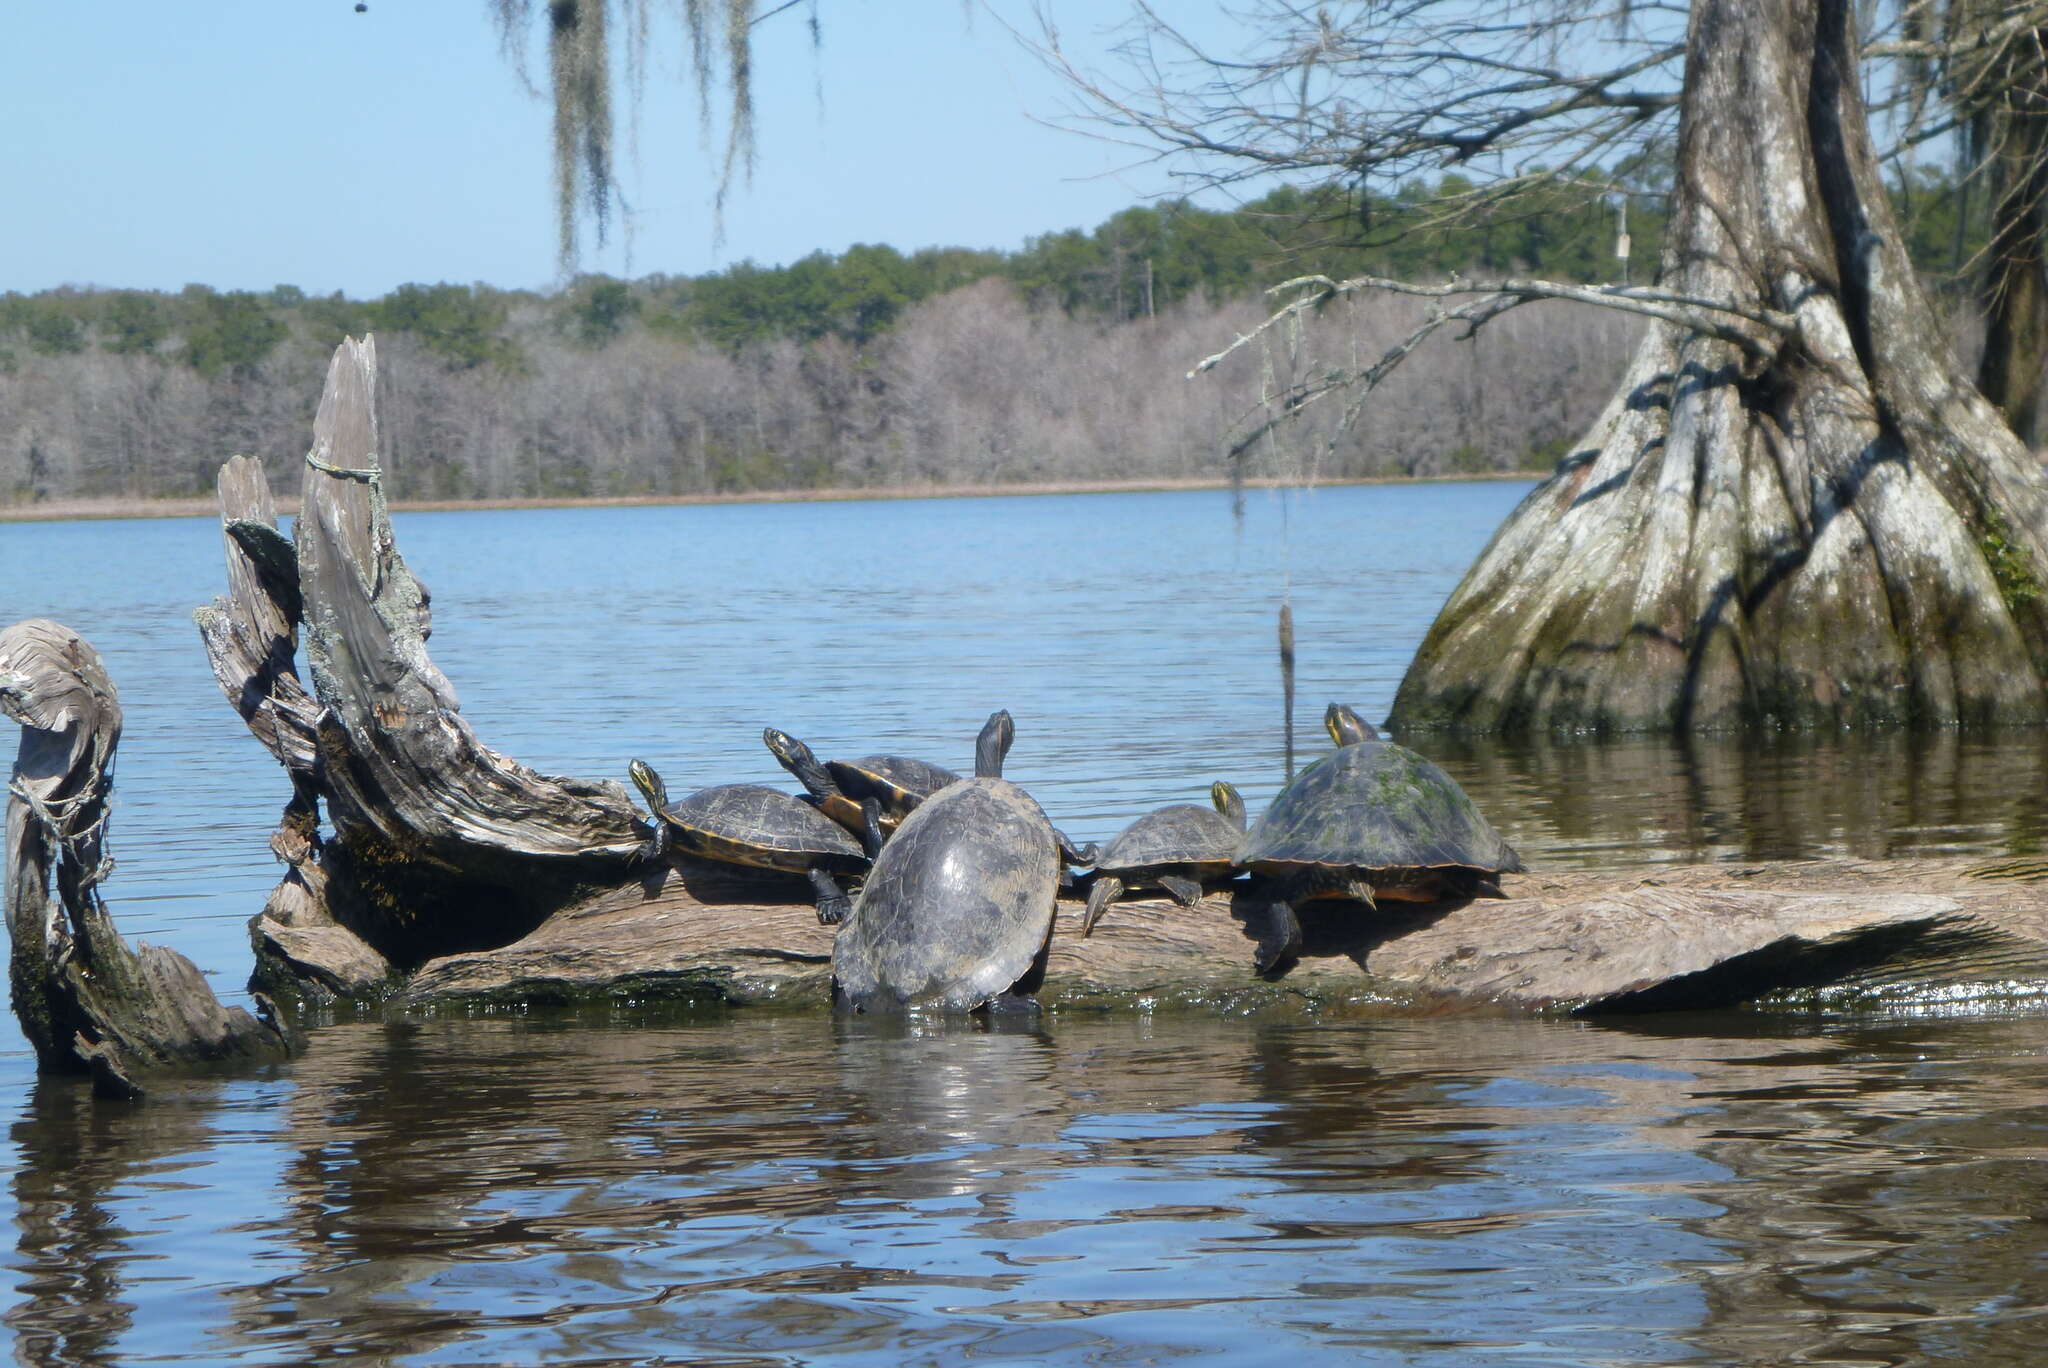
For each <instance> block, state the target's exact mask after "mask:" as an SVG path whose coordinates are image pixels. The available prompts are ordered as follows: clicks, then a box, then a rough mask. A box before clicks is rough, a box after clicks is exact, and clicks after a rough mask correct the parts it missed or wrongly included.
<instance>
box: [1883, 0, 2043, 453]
mask: <svg viewBox="0 0 2048 1368" xmlns="http://www.w3.org/2000/svg"><path fill="white" fill-rule="evenodd" d="M1888 17H1889V18H1890V19H1891V20H1892V21H1893V22H1891V23H1889V24H1887V25H1885V31H1884V32H1882V33H1879V34H1876V35H1873V36H1874V39H1875V41H1873V42H1872V43H1871V44H1870V47H1869V49H1868V52H1869V53H1870V54H1871V55H1872V56H1874V57H1876V58H1878V59H1880V60H1888V62H1889V73H1888V74H1889V76H1890V79H1889V80H1888V81H1885V82H1883V83H1881V85H1882V90H1883V94H1882V96H1881V97H1880V98H1879V99H1878V101H1877V106H1878V109H1879V110H1880V112H1881V116H1882V118H1883V119H1884V121H1885V122H1886V123H1887V124H1889V125H1891V126H1892V127H1893V128H1894V129H1895V131H1896V134H1897V136H1896V139H1895V147H1894V155H1895V156H1898V157H1899V158H1900V159H1901V162H1902V163H1905V162H1907V161H1909V160H1910V158H1912V157H1913V156H1914V155H1915V154H1916V153H1917V152H1918V151H1919V150H1920V149H1921V148H1923V147H1926V146H1928V145H1930V144H1933V145H1935V146H1941V145H1943V144H1946V145H1947V146H1948V147H1950V148H1951V149H1952V150H1953V154H1954V155H1953V160H1954V163H1955V165H1956V170H1957V174H1956V175H1955V177H1954V178H1953V179H1954V183H1955V191H1956V193H1957V195H1958V196H1959V198H1960V201H1961V203H1960V204H1959V205H1958V206H1957V212H1956V222H1957V226H1958V228H1959V229H1962V228H1964V227H1966V226H1967V224H1968V222H1969V220H1970V219H1971V217H1972V216H1971V215H1970V214H1969V213H1968V212H1967V211H1968V209H1969V208H1970V206H1971V204H1972V202H1973V201H1974V200H1977V199H1978V198H1979V197H1981V200H1982V202H1983V204H1984V205H1985V209H1986V213H1985V227H1986V235H1985V244H1984V247H1983V249H1982V250H1981V252H1979V253H1978V254H1977V255H1976V258H1975V259H1974V260H1973V261H1972V262H1971V263H1969V266H1970V270H1971V272H1972V273H1973V274H1974V276H1975V279H1976V284H1977V295H1978V301H1979V303H1980V305H1981V307H1982V309H1983V312H1984V351H1983V355H1982V357H1981V359H1980V360H1979V362H1978V366H1977V385H1978V388H1980V389H1981V390H1983V392H1984V396H1985V398H1987V399H1989V400H1991V402H1992V403H1994V404H1996V405H1997V406H1998V408H1999V410H2000V411H2001V412H2002V413H2004V414H2005V416H2006V419H2007V421H2008V422H2010V423H2011V424H2012V427H2013V430H2014V431H2015V432H2016V433H2018V434H2019V436H2020V437H2021V439H2022V440H2024V441H2026V442H2028V443H2029V444H2034V443H2038V442H2039V441H2040V438H2041V429H2040V412H2039V403H2038V399H2039V394H2040V389H2041V380H2042V372H2043V369H2044V366H2048V259H2044V255H2043V251H2044V247H2048V241H2044V239H2048V4H2042V3H2040V0H2021V3H2013V0H1904V3H1902V4H1900V5H1898V7H1897V11H1896V13H1895V14H1893V15H1890V16H1888Z"/></svg>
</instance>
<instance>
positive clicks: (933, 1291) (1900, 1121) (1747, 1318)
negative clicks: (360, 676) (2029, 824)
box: [8, 1013, 2048, 1364]
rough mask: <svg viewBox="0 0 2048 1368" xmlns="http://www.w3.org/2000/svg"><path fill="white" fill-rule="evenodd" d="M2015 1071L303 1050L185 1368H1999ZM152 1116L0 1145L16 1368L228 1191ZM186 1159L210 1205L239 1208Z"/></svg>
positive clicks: (950, 1042)
mask: <svg viewBox="0 0 2048 1368" xmlns="http://www.w3.org/2000/svg"><path fill="white" fill-rule="evenodd" d="M1688 1031H1690V1032H1691V1033H1688ZM2037 1036H2038V1022H2024V1021H2022V1022H2012V1023H1996V1022H1988V1023H1961V1022H1955V1021H1944V1022H1939V1023H1934V1024H1930V1025H1927V1026H1924V1027H1923V1026H1922V1025H1920V1024H1918V1023H1907V1024H1897V1023H1893V1024H1888V1025H1877V1026H1862V1027H1856V1028H1843V1027H1830V1028H1827V1029H1824V1030H1823V1029H1815V1028H1813V1027H1811V1026H1805V1025H1797V1024H1787V1023H1785V1022H1783V1021H1775V1022H1774V1021H1770V1020H1766V1019H1762V1018H1746V1017H1737V1016H1731V1015H1720V1016H1715V1017H1711V1018H1698V1017H1695V1018H1691V1019H1688V1020H1687V1021H1684V1022H1679V1023H1667V1024H1665V1025H1663V1026H1656V1025H1636V1026H1630V1027H1626V1028H1622V1027H1612V1026H1593V1025H1589V1024H1586V1023H1556V1022H1535V1021H1489V1020H1474V1019H1469V1018H1465V1019H1456V1018H1446V1019H1438V1020H1427V1019H1423V1020H1404V1021H1399V1022H1316V1023H1306V1024H1274V1023H1268V1024H1247V1023H1242V1022H1233V1021H1219V1020H1214V1019H1209V1018H1204V1017H1198V1016H1186V1017H1177V1016H1173V1015H1170V1014H1164V1013H1162V1014H1160V1015H1159V1016H1158V1017H1157V1018H1155V1019H1152V1020H1146V1021H1138V1020H1132V1019H1130V1018H1127V1017H1118V1018H1114V1019H1100V1020H1098V1019H1092V1018H1089V1017H1086V1016H1083V1015H1080V1014H1062V1015H1059V1016H1056V1017H1051V1018H1047V1019H1044V1020H1030V1019H1019V1020H1014V1021H1004V1020H998V1021H995V1022H992V1023H988V1024H985V1025H977V1024H965V1025H962V1024H959V1023H939V1024H933V1023H920V1022H916V1021H912V1022H887V1023H869V1022H838V1023H833V1022H827V1021H825V1020H822V1019H821V1018H819V1017H817V1016H812V1015H788V1016H775V1015H765V1014H764V1015H750V1016H744V1017H737V1018H734V1019H732V1020H730V1021H729V1022H719V1023H703V1024H694V1025H692V1024H685V1025H679V1026H668V1027H664V1026H659V1025H645V1026H642V1027H641V1028H639V1029H591V1028H590V1023H587V1022H575V1021H562V1022H546V1021H502V1020H489V1021H427V1022H422V1023H415V1024H390V1025H387V1024H382V1023H368V1024H361V1025H344V1026H334V1027H330V1028H327V1029H325V1030H323V1031H322V1032H321V1033H320V1034H319V1036H318V1038H317V1040H316V1042H315V1048H314V1049H313V1050H312V1051H311V1052H310V1053H309V1054H308V1055H307V1056H306V1057H305V1058H303V1059H302V1060H300V1061H299V1062H297V1063H295V1064H294V1065H292V1066H291V1068H290V1074H289V1078H290V1083H291V1088H290V1091H289V1093H288V1094H284V1095H283V1099H282V1101H281V1102H280V1104H279V1105H280V1106H281V1107H282V1108H283V1111H284V1114H283V1116H282V1125H281V1126H280V1127H279V1129H278V1131H277V1132H275V1133H273V1132H270V1131H267V1130H266V1131H263V1132H262V1136H261V1140H262V1143H264V1144H266V1145H268V1144H269V1143H271V1142H272V1141H273V1140H277V1141H281V1142H282V1143H283V1145H284V1147H285V1149H286V1158H285V1159H284V1161H283V1164H282V1167H281V1170H280V1175H279V1181H278V1185H277V1186H278V1191H277V1193H276V1194H275V1195H274V1196H272V1195H265V1196H263V1197H262V1198H260V1199H259V1200H257V1201H255V1202H253V1203H251V1204H250V1205H252V1206H253V1207H255V1208H256V1209H258V1210H262V1211H265V1212H268V1213H274V1214H271V1215H267V1216H266V1217H265V1219H264V1220H263V1222H262V1223H261V1224H260V1225H258V1226H255V1227H249V1228H245V1227H234V1229H236V1230H237V1231H240V1232H241V1234H242V1236H243V1237H244V1238H253V1239H254V1240H256V1241H257V1242H258V1243H259V1245H260V1246H261V1253H260V1255H259V1258H258V1261H257V1262H256V1263H255V1264H254V1265H252V1266H253V1267H255V1268H257V1269H259V1270H268V1271H265V1272H259V1273H257V1274H254V1275H251V1276H250V1277H249V1278H247V1280H246V1281H247V1282H248V1284H249V1285H247V1286H244V1287H241V1288H239V1289H237V1290H235V1291H233V1292H231V1293H230V1294H228V1298H227V1301H226V1312H225V1314H226V1319H227V1324H226V1325H225V1326H224V1327H223V1328H220V1329H219V1330H217V1331H214V1330H212V1329H211V1327H208V1331H209V1332H210V1333H213V1334H215V1336H216V1338H215V1339H213V1340H212V1341H210V1342H209V1343H208V1345H207V1348H209V1349H211V1350H213V1351H214V1354H215V1356H216V1357H218V1358H220V1359H223V1360H226V1359H229V1358H233V1357H236V1356H238V1355H239V1356H249V1357H256V1356H264V1357H266V1358H277V1359H280V1360H283V1359H290V1360H293V1361H309V1362H310V1361H316V1360H323V1359H325V1358H328V1357H338V1356H343V1355H347V1356H353V1357H356V1358H360V1359H363V1360H364V1361H375V1362H389V1361H394V1360H401V1359H404V1360H411V1359H413V1358H416V1357H422V1356H424V1357H437V1358H438V1357H440V1356H443V1355H447V1354H450V1353H451V1352H456V1353H460V1354H462V1355H464V1356H466V1357H468V1358H471V1359H483V1360H491V1361H500V1360H502V1361H515V1360H516V1361H536V1362H538V1361H550V1360H553V1361H560V1360H563V1359H568V1358H575V1359H579V1360H585V1361H587V1360H588V1359H590V1358H592V1357H608V1358H609V1357H619V1356H624V1357H630V1356H632V1355H634V1354H642V1355H645V1354H647V1353H649V1352H653V1350H652V1349H651V1346H659V1349H658V1352H659V1353H660V1354H662V1355H666V1356H668V1357H671V1358H676V1359H689V1358H690V1357H692V1356H693V1355H694V1356H698V1357H705V1356H709V1355H713V1354H718V1355H723V1356H726V1357H727V1358H731V1359H739V1358H742V1357H744V1356H745V1355H747V1354H755V1355H759V1356H761V1357H763V1358H773V1359H775V1361H787V1360H788V1359H789V1358H790V1357H791V1356H793V1355H794V1356H799V1357H801V1356H806V1355H811V1354H814V1353H815V1354H817V1355H820V1356H822V1355H824V1354H827V1353H834V1354H838V1353H869V1354H873V1355H877V1356H881V1357H888V1356H891V1355H895V1356H897V1357H899V1358H907V1359H909V1360H915V1361H925V1360H928V1359H931V1358H934V1357H947V1358H949V1359H951V1358H960V1359H965V1358H967V1357H970V1356H972V1355H973V1354H975V1353H979V1354H981V1355H982V1356H983V1357H985V1358H998V1357H1001V1358H1006V1359H1007V1358H1013V1357H1018V1356H1020V1354H1021V1351H1015V1352H1008V1353H1002V1354H999V1353H997V1350H998V1349H1014V1346H1015V1345H1016V1344H1021V1343H1022V1342H1023V1339H1024V1338H1028V1337H1029V1336H1032V1335H1037V1336H1043V1337H1045V1338H1044V1339H1043V1340H1041V1341H1037V1342H1038V1343H1039V1344H1040V1348H1041V1356H1043V1355H1050V1356H1053V1357H1061V1358H1067V1359H1088V1360H1091V1361H1113V1360H1114V1359H1115V1358H1116V1357H1117V1355H1118V1354H1127V1353H1129V1352H1131V1351H1132V1348H1133V1346H1134V1345H1137V1344H1140V1343H1143V1344H1145V1345H1147V1346H1152V1347H1156V1348H1157V1353H1155V1354H1154V1355H1153V1357H1155V1358H1158V1357H1166V1356H1169V1355H1170V1354H1172V1353H1174V1352H1178V1351H1179V1350H1181V1349H1183V1348H1185V1349H1188V1350H1190V1351H1194V1350H1201V1351H1203V1352H1209V1353H1217V1352H1231V1351H1235V1350H1237V1349H1238V1348H1240V1347H1242V1348H1244V1349H1245V1351H1246V1352H1247V1353H1251V1352H1255V1351H1259V1350H1261V1349H1263V1350H1264V1351H1265V1352H1266V1353H1267V1354H1268V1355H1270V1354H1271V1353H1272V1352H1273V1351H1274V1349H1275V1347H1276V1346H1280V1345H1295V1346H1299V1347H1304V1348H1314V1349H1324V1348H1327V1347H1329V1346H1331V1345H1333V1344H1338V1343H1343V1344H1346V1345H1350V1346H1353V1347H1355V1348H1358V1349H1359V1350H1360V1352H1361V1353H1366V1352H1367V1351H1372V1352H1379V1351H1395V1350H1400V1349H1404V1348H1413V1349H1414V1350H1415V1352H1416V1353H1417V1354H1418V1355H1426V1353H1427V1352H1435V1350H1437V1349H1442V1348H1443V1347H1445V1345H1446V1344H1450V1343H1455V1342H1458V1341H1446V1340H1444V1339H1443V1338H1442V1337H1443V1336H1444V1335H1446V1334H1451V1335H1462V1336H1469V1337H1474V1338H1475V1342H1476V1340H1477V1339H1483V1338H1484V1337H1485V1336H1487V1335H1492V1334H1497V1333H1500V1332H1504V1331H1508V1330H1512V1331H1514V1332H1515V1333H1518V1334H1523V1335H1525V1336H1526V1337H1527V1339H1528V1342H1529V1343H1530V1344H1531V1345H1532V1347H1535V1346H1539V1345H1540V1346H1541V1347H1543V1348H1545V1349H1547V1350H1548V1351H1549V1352H1551V1353H1552V1354H1553V1356H1554V1357H1557V1358H1558V1359H1559V1361H1589V1359H1590V1358H1594V1357H1602V1356H1604V1357H1605V1358H1609V1359H1616V1360H1618V1359H1623V1358H1630V1357H1632V1356H1633V1357H1634V1358H1656V1359H1658V1361H1665V1360H1668V1359H1670V1358H1675V1357H1680V1356H1682V1352H1681V1351H1682V1350H1683V1348H1684V1346H1685V1345H1688V1344H1689V1345H1692V1346H1695V1347H1696V1348H1697V1350H1698V1352H1699V1353H1700V1354H1701V1355H1703V1356H1704V1357H1705V1358H1707V1359H1708V1360H1710V1361H1715V1362H1786V1361H1795V1360H1798V1359H1800V1358H1801V1356H1802V1355H1803V1356H1807V1357H1854V1358H1858V1359H1859V1360H1861V1361H1894V1362H1895V1361H1903V1360H1908V1359H1912V1358H1914V1357H1916V1356H1919V1357H1928V1356H1953V1357H1955V1358H1957V1359H1958V1360H1960V1361H1966V1362H1997V1361H2012V1362H2024V1361H2028V1360H2027V1358H2026V1356H2025V1355H2024V1353H2023V1352H2022V1350H2023V1349H2024V1348H2026V1347H2027V1342H2026V1341H2025V1340H2024V1339H2023V1338H2022V1337H2023V1336H2025V1335H2026V1334H2027V1333H2028V1332H2029V1330H2031V1329H2035V1328H2037V1327H2038V1326H2039V1325H2040V1323H2041V1322H2040V1321H2039V1320H2038V1319H2027V1318H2015V1317H2013V1316H2011V1315H2006V1316H2005V1318H2004V1319H2000V1316H2001V1315H2002V1314H2004V1313H2007V1312H2011V1311H2014V1310H2018V1309H2023V1306H2024V1301H2025V1299H2026V1297H2027V1293H2026V1291H2025V1289H2026V1288H2027V1286H2028V1283H2027V1281H2026V1279H2028V1278H2029V1277H2032V1276H2035V1274H2036V1271H2037V1269H2038V1264H2039V1260H2040V1257H2041V1254H2042V1251H2043V1248H2044V1244H2043V1236H2042V1227H2041V1226H2040V1225H2039V1223H2038V1222H2037V1221H2036V1220H2035V1219H2034V1217H2035V1214H2036V1209H2037V1206H2038V1199H2037V1193H2038V1189H2039V1186H2040V1183H2039V1169H2040V1159H2039V1149H2038V1137H2039V1136H2040V1135H2041V1134H2042V1132H2043V1127H2044V1124H2048V1103H2044V1102H2043V1101H2042V1099H2043V1098H2044V1097H2048V1089H2044V1088H2043V1086H2042V1085H2043V1083H2044V1082H2048V1079H2044V1077H2043V1075H2044V1073H2048V1065H2043V1064H2042V1063H2041V1062H2040V1061H2039V1059H2038V1057H2037V1053H2036V1051H2037V1044H2036V1039H2035V1038H2036V1037H2037ZM177 1101H178V1102H179V1103H180V1105H165V1106H161V1107H154V1108H149V1109H146V1110H123V1111H118V1112H117V1111H110V1110H107V1109H104V1108H101V1109H98V1110H95V1109H92V1108H91V1107H90V1106H89V1105H87V1102H88V1100H87V1099H86V1098H85V1096H84V1095H83V1093H82V1092H81V1091H78V1090H76V1089H73V1088H69V1087H52V1086H50V1085H48V1084H44V1085H40V1086H39V1087H38V1088H37V1090H36V1092H35V1094H34V1096H33V1099H32V1102H31V1111H30V1114H29V1115H28V1116H27V1117H25V1118H24V1119H23V1120H22V1121H20V1122H19V1123H18V1124H17V1125H16V1126H15V1128H14V1131H13V1136H12V1138H13V1140H14V1142H15V1147H16V1150H17V1152H18V1154H19V1156H20V1163H19V1166H18V1168H17V1171H16V1173H15V1175H14V1177H13V1179H12V1186H13V1191H14V1194H15V1197H16V1201H17V1205H18V1207H19V1209H20V1213H21V1214H20V1218H19V1220H20V1229H21V1234H20V1237H19V1241H18V1248H19V1252H18V1255H17V1260H16V1262H17V1266H18V1267H20V1268H22V1269H23V1270H25V1275H24V1276H23V1278H22V1280H21V1286H22V1290H23V1292H24V1294H25V1295H26V1297H27V1300H26V1302H25V1303H24V1304H22V1305H21V1306H19V1307H17V1308H16V1309H15V1310H14V1311H13V1312H11V1313H10V1315H9V1322H8V1323H9V1325H10V1327H11V1328H12V1329H13V1331H14V1333H15V1335H16V1342H17V1356H18V1357H20V1358H21V1359H23V1360H24V1361H25V1362H30V1363H35V1364H45V1363H49V1364H56V1363H64V1364H97V1363H103V1362H111V1361H113V1360H114V1357H115V1351H116V1348H117V1347H127V1346H128V1345H130V1344H132V1343H133V1342H134V1341H135V1339H136V1337H137V1336H138V1335H141V1334H146V1333H149V1332H150V1327H149V1326H148V1324H147V1323H146V1319H145V1318H144V1317H142V1316H141V1315H140V1314H139V1313H138V1311H137V1309H136V1308H137V1307H138V1306H139V1305H141V1304H142V1303H140V1302H138V1300H137V1298H136V1297H135V1296H134V1295H133V1293H132V1292H129V1291H127V1290H126V1289H124V1287H123V1285H122V1273H121V1270H122V1268H123V1267H124V1265H126V1264H127V1263H128V1262H129V1261H131V1260H133V1259H135V1258H137V1257H141V1256H143V1255H144V1254H146V1252H147V1251H146V1250H144V1249H143V1248H141V1246H140V1243H139V1241H136V1240H133V1239H131V1238H130V1237H129V1235H128V1234H127V1232H126V1230H125V1229H124V1215H125V1213H124V1204H125V1203H126V1202H128V1201H132V1193H131V1191H130V1190H132V1189H133V1187H134V1186H135V1182H136V1179H137V1177H138V1175H142V1174H146V1173H148V1172H150V1171H151V1170H152V1168H154V1167H156V1166H160V1165H161V1164H162V1162H163V1161H164V1160H165V1159H166V1158H167V1157H169V1156H174V1155H190V1154H194V1153H200V1152H204V1151H205V1150H207V1149H208V1147H210V1146H216V1145H219V1144H221V1143H228V1142H224V1141H223V1140H222V1138H221V1136H220V1134H219V1132H218V1128H217V1124H216V1123H217V1121H218V1117H217V1115H216V1113H217V1111H218V1110H219V1109H218V1108H217V1107H213V1106H209V1105H207V1103H206V1095H205V1094H204V1093H203V1092H200V1091H197V1090H196V1085H195V1091H194V1093H193V1094H192V1095H191V1096H190V1097H187V1098H181V1099H177ZM245 1138H246V1137H245ZM227 1158H228V1160H229V1162H225V1163H222V1164H220V1165H217V1166H209V1167H210V1168H212V1169H213V1171H216V1172H222V1173H240V1172H243V1171H245V1170H246V1169H247V1167H248V1163H247V1159H246V1157H245V1156H227ZM125 1223H126V1224H130V1225H132V1224H133V1223H134V1222H133V1219H132V1218H126V1220H125ZM193 1253H194V1255H195V1257H200V1258H204V1257H205V1256H206V1255H207V1254H208V1253H209V1251H208V1250H206V1249H205V1248H203V1247H201V1246H195V1247H194V1248H193ZM171 1272H172V1276H173V1277H176V1276H178V1273H179V1270H171ZM159 1276H161V1270H159ZM159 1295H161V1291H160V1289H159ZM2035 1300H2039V1298H2038V1297H2036V1298H2035ZM1646 1308H1649V1309H1646ZM1120 1318H1128V1319H1120ZM1447 1327H1448V1328H1447ZM1012 1335H1015V1336H1018V1337H1019V1338H1017V1339H1016V1340H1014V1341H1013V1340H1011V1339H1008V1338H1006V1337H1007V1336H1012ZM1602 1336H1604V1338H1602ZM1631 1345H1633V1346H1634V1350H1630V1349H1629V1346H1631ZM1422 1346H1434V1349H1429V1348H1425V1347H1422ZM1617 1346H1619V1347H1617ZM159 1347H161V1346H159ZM1653 1350H1654V1353H1653V1352H1652V1351H1653ZM1610 1351H1611V1352H1610ZM1635 1351H1640V1352H1635ZM1147 1352H1151V1349H1150V1348H1148V1350H1147ZM1021 1356H1023V1357H1030V1356H1031V1355H1029V1354H1022V1355H1021Z"/></svg>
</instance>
